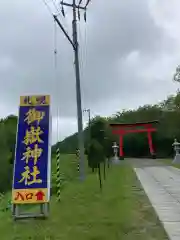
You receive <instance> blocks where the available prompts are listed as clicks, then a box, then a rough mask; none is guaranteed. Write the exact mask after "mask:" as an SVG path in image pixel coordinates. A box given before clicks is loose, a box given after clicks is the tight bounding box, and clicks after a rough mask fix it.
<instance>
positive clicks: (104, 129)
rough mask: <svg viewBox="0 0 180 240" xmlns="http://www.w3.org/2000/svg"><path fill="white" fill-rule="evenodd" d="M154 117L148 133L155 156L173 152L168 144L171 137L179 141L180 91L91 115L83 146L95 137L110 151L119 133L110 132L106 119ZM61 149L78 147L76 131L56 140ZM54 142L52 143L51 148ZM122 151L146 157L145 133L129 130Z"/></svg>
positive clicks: (130, 120)
mask: <svg viewBox="0 0 180 240" xmlns="http://www.w3.org/2000/svg"><path fill="white" fill-rule="evenodd" d="M154 120H157V121H158V122H159V123H158V124H157V125H156V126H154V127H155V128H156V129H157V132H155V133H152V139H153V145H154V148H155V152H156V155H157V157H159V158H168V157H172V156H173V148H172V144H173V142H174V138H177V139H179V141H180V92H179V91H178V92H177V93H176V94H175V95H171V96H168V98H167V99H166V100H164V101H162V102H160V103H157V104H154V105H144V106H141V107H139V108H137V109H135V110H122V111H120V112H117V113H116V114H114V115H113V116H110V117H101V116H96V117H95V118H93V119H91V122H90V129H89V126H87V127H86V129H85V130H84V138H85V149H86V152H87V149H88V143H89V141H90V134H91V141H92V139H93V141H94V140H97V142H98V143H100V144H101V145H102V146H103V148H104V149H105V151H106V155H107V156H109V155H112V154H113V153H112V144H113V142H114V141H116V142H117V143H119V137H118V136H116V135H113V134H112V129H111V128H110V126H109V124H110V123H136V122H143V121H144V122H147V121H154ZM58 145H59V148H60V151H61V153H74V152H75V151H76V148H77V147H78V138H77V133H75V134H73V135H71V136H69V137H67V138H65V139H64V140H63V141H61V142H59V143H58ZM55 147H56V146H54V147H53V151H54V149H55ZM124 154H125V156H127V157H148V156H150V153H149V146H148V140H147V133H133V134H127V135H125V136H124Z"/></svg>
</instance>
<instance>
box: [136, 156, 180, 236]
mask: <svg viewBox="0 0 180 240" xmlns="http://www.w3.org/2000/svg"><path fill="white" fill-rule="evenodd" d="M134 164H135V165H134V169H135V172H136V174H137V176H138V178H139V180H140V181H141V184H142V186H143V188H144V190H145V192H146V194H147V196H148V197H149V199H150V201H151V203H152V205H153V207H154V209H155V211H156V213H157V215H158V216H159V219H160V220H161V221H162V223H163V225H164V228H165V230H166V232H167V234H168V236H169V239H170V240H180V170H179V169H176V168H174V167H170V166H164V165H162V164H160V163H158V162H157V161H154V160H152V161H151V160H150V159H149V160H145V161H144V160H138V161H134Z"/></svg>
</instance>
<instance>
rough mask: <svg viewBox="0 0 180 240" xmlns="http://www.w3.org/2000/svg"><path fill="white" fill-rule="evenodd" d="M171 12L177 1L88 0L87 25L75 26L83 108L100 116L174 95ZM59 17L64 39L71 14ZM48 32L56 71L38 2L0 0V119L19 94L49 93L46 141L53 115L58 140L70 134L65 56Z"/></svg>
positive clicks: (174, 21) (176, 60)
mask: <svg viewBox="0 0 180 240" xmlns="http://www.w3.org/2000/svg"><path fill="white" fill-rule="evenodd" d="M69 1H70V0H69ZM69 1H68V2H69ZM47 2H50V0H47ZM56 2H57V3H58V1H57V0H56ZM49 6H50V7H51V9H52V11H54V9H53V5H52V4H50V5H49ZM179 9H180V1H179V0H171V1H169V0H121V1H120V0H110V1H107V0H98V1H97V0H92V1H91V4H90V5H89V9H88V12H87V23H86V24H85V23H84V22H83V15H82V20H81V23H80V24H79V26H78V33H79V42H80V68H81V69H80V70H81V90H82V107H83V108H90V109H91V112H92V115H97V114H100V115H104V116H107V115H111V114H113V113H115V112H117V111H121V110H122V109H129V108H131V109H132V108H136V107H138V106H139V105H144V104H147V103H156V102H158V101H160V100H163V99H165V98H166V96H167V95H169V94H172V93H174V92H175V91H176V90H177V88H178V84H176V83H173V82H172V76H173V74H174V71H175V69H176V66H177V65H178V64H180V27H179V23H180V14H179ZM65 11H66V13H67V15H66V18H65V19H64V18H62V17H61V16H60V20H61V21H62V23H63V24H64V26H65V28H66V29H67V30H68V33H69V34H70V36H71V34H72V33H71V20H72V15H71V11H70V9H67V8H66V9H65ZM56 30H57V36H56V39H57V42H58V44H57V51H58V54H57V69H55V64H54V56H53V52H54V45H55V44H54V39H55V34H54V32H55V27H54V22H53V19H52V17H51V15H50V14H49V12H48V10H47V8H46V7H45V5H44V4H43V1H42V0H16V1H12V0H1V1H0V84H1V88H0V116H1V117H4V116H7V115H8V114H11V113H14V114H17V110H18V104H19V97H20V95H26V94H30V95H32V94H50V95H51V99H52V116H53V142H55V141H56V140H57V124H56V122H57V115H58V116H59V117H60V119H59V138H60V139H63V138H64V137H66V136H68V135H69V134H71V133H73V132H75V131H76V130H77V122H76V95H75V75H74V65H73V51H72V47H71V45H70V44H69V43H68V41H67V40H66V39H65V37H64V36H63V34H62V32H61V31H60V29H59V28H57V29H56ZM58 109H59V114H57V112H58ZM84 121H87V115H86V114H85V115H84Z"/></svg>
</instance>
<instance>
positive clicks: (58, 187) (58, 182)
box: [54, 20, 61, 202]
mask: <svg viewBox="0 0 180 240" xmlns="http://www.w3.org/2000/svg"><path fill="white" fill-rule="evenodd" d="M54 69H55V80H56V81H57V82H56V85H57V94H56V95H57V103H58V102H59V101H58V90H59V88H58V79H57V26H56V22H55V20H54ZM56 127H57V140H56V142H57V143H56V195H57V201H58V202H60V200H61V174H60V149H59V108H58V105H57V125H56Z"/></svg>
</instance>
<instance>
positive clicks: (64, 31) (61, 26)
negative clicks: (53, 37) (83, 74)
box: [53, 15, 76, 50]
mask: <svg viewBox="0 0 180 240" xmlns="http://www.w3.org/2000/svg"><path fill="white" fill-rule="evenodd" d="M53 17H54V20H55V21H56V22H57V24H58V26H59V27H60V28H61V30H62V31H63V33H64V35H65V36H66V38H67V39H68V41H69V42H70V44H71V45H72V47H73V49H74V50H75V49H76V46H75V45H74V43H73V41H72V40H71V38H70V37H69V35H68V34H67V32H66V30H65V29H64V27H63V25H62V24H61V23H60V21H59V19H58V18H57V16H56V15H53Z"/></svg>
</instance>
